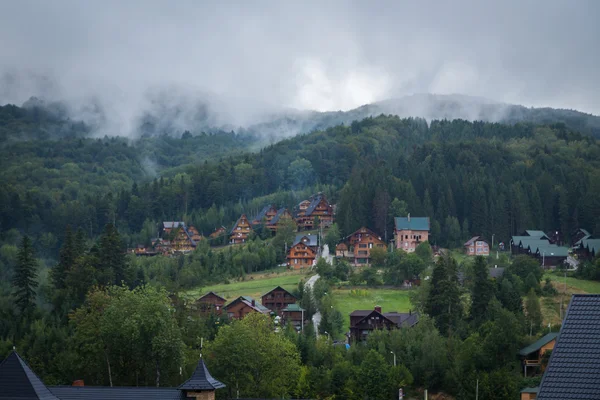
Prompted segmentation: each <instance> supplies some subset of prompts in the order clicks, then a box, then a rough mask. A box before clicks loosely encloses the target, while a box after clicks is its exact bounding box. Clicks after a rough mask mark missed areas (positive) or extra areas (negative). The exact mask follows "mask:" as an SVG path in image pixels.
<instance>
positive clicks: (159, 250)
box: [129, 221, 204, 256]
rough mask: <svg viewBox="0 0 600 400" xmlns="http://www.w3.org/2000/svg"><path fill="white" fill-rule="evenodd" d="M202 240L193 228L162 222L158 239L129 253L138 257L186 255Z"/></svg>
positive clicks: (182, 223) (183, 224) (179, 222)
mask: <svg viewBox="0 0 600 400" xmlns="http://www.w3.org/2000/svg"><path fill="white" fill-rule="evenodd" d="M203 239H204V237H203V236H202V235H201V234H200V233H199V232H198V230H197V229H196V228H195V227H193V226H191V225H190V226H187V225H186V224H185V222H183V221H164V222H162V223H161V224H160V226H159V237H157V238H153V239H151V240H150V243H151V245H150V246H144V245H138V246H137V247H136V248H134V249H130V250H129V252H131V253H133V254H135V255H138V256H155V255H159V254H160V255H178V254H186V253H189V252H191V251H193V250H194V249H195V248H196V246H197V245H198V243H199V242H200V241H201V240H203Z"/></svg>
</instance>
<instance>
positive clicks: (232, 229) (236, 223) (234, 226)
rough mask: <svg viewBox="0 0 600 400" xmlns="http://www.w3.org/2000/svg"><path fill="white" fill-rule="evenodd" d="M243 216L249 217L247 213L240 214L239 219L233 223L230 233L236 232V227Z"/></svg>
mask: <svg viewBox="0 0 600 400" xmlns="http://www.w3.org/2000/svg"><path fill="white" fill-rule="evenodd" d="M242 218H245V219H246V220H247V219H248V217H246V214H242V215H240V217H239V218H238V219H237V221H235V224H234V225H233V228H231V230H230V231H229V234H230V235H232V234H233V232H235V228H237V226H238V224H239V223H240V221H241V220H242Z"/></svg>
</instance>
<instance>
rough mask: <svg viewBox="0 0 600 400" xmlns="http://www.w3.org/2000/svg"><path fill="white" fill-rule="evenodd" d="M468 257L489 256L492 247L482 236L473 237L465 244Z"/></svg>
mask: <svg viewBox="0 0 600 400" xmlns="http://www.w3.org/2000/svg"><path fill="white" fill-rule="evenodd" d="M463 247H464V248H465V254H466V255H468V256H486V257H487V256H489V255H490V246H489V244H488V243H487V242H486V241H485V240H483V238H482V237H481V236H473V237H472V238H471V239H469V240H468V241H466V242H465V244H463Z"/></svg>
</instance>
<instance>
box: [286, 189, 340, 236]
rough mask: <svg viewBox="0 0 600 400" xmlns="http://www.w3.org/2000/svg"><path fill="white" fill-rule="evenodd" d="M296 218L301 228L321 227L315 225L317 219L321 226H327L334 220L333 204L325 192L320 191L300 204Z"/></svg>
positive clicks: (296, 211)
mask: <svg viewBox="0 0 600 400" xmlns="http://www.w3.org/2000/svg"><path fill="white" fill-rule="evenodd" d="M295 218H296V223H297V224H298V228H300V229H305V230H308V229H315V228H319V226H315V221H316V220H317V219H318V220H319V225H320V226H321V227H327V226H330V225H331V224H333V222H334V215H333V206H332V205H331V204H329V202H328V201H327V198H326V197H325V195H324V194H323V193H318V194H316V195H314V196H311V198H310V199H308V200H305V201H303V202H301V203H300V204H298V207H297V208H296V210H295Z"/></svg>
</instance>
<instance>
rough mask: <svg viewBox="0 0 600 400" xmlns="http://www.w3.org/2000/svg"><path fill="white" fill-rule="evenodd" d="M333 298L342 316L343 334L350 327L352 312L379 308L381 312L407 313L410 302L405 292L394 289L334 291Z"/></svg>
mask: <svg viewBox="0 0 600 400" xmlns="http://www.w3.org/2000/svg"><path fill="white" fill-rule="evenodd" d="M333 296H334V298H335V301H336V307H337V309H338V310H339V311H340V312H341V313H342V315H343V316H344V332H346V331H348V329H349V325H350V317H349V315H350V313H351V312H352V311H354V310H372V309H373V308H374V307H375V306H381V311H382V312H384V313H385V312H390V311H398V312H408V310H409V309H410V300H409V299H408V291H407V290H394V289H371V288H358V289H335V290H334V291H333Z"/></svg>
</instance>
